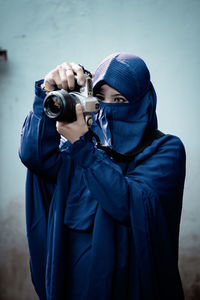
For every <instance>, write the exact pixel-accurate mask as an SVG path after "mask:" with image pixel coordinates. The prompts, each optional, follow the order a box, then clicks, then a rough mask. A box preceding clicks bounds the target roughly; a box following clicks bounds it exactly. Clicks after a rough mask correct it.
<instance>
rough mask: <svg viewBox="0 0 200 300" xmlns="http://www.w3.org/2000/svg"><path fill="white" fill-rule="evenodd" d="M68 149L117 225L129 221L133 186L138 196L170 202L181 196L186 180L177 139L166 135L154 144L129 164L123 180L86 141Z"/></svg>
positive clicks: (121, 174)
mask: <svg viewBox="0 0 200 300" xmlns="http://www.w3.org/2000/svg"><path fill="white" fill-rule="evenodd" d="M71 148H72V149H71V156H72V158H73V159H74V161H75V162H76V163H77V164H79V165H80V166H81V167H82V168H83V169H84V173H85V177H86V179H87V184H88V188H89V190H90V191H91V193H92V195H93V197H94V199H96V200H97V201H98V202H99V203H100V204H101V205H102V207H103V209H104V210H105V211H106V212H107V213H108V214H109V215H111V216H112V217H113V218H114V219H116V220H117V221H119V222H125V223H126V222H128V221H129V218H130V211H129V209H130V198H132V195H133V194H134V185H135V186H137V188H136V189H138V186H139V189H140V191H141V193H144V192H145V193H147V194H148V193H149V194H152V193H153V194H154V195H155V196H157V197H161V198H162V199H168V198H171V199H173V198H175V197H176V196H177V195H178V194H180V191H181V188H182V186H183V181H184V177H185V152H184V148H183V146H182V143H181V141H180V140H179V139H178V138H176V137H173V136H170V135H168V136H165V137H163V138H161V139H159V140H155V141H154V142H153V144H152V146H151V147H148V148H146V149H145V150H144V151H143V153H141V154H139V155H138V156H137V158H136V159H135V161H134V162H133V163H132V164H130V166H129V168H128V172H127V175H126V176H124V175H123V173H122V170H121V168H120V167H119V166H118V165H117V164H116V163H114V162H113V161H112V160H111V159H110V158H109V157H108V156H107V155H106V154H105V153H104V152H103V151H100V150H99V149H96V148H95V147H94V145H93V144H92V143H90V142H89V141H87V139H86V138H82V139H81V140H80V141H78V142H76V143H75V144H73V145H72V147H71ZM181 196H182V194H181ZM169 204H170V203H168V205H169ZM170 205H172V209H173V207H174V205H176V204H175V203H174V202H173V200H171V204H170Z"/></svg>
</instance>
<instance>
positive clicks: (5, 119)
mask: <svg viewBox="0 0 200 300" xmlns="http://www.w3.org/2000/svg"><path fill="white" fill-rule="evenodd" d="M199 14H200V1H199V0H196V1H195V0H174V1H172V0H171V1H165V0H160V1H158V0H127V1H122V0H115V1H114V0H113V1H110V0H101V1H100V0H99V1H94V0H69V1H62V0H43V1H39V0H34V1H31V0H18V1H12V0H6V1H3V0H0V46H1V47H3V48H5V49H7V51H8V60H7V61H6V62H3V61H1V62H0V97H1V99H0V101H1V106H0V122H1V123H0V130H1V140H0V142H1V156H0V159H1V161H0V166H1V168H0V172H1V187H0V191H1V202H0V232H1V233H0V235H1V238H0V243H1V254H0V277H1V280H0V299H2V300H8V299H9V300H14V299H21V300H25V299H29V300H33V299H37V297H36V295H35V292H34V291H33V288H32V285H31V282H30V275H29V267H28V254H27V253H28V250H27V242H26V234H25V221H24V181H25V168H24V167H23V166H22V165H21V163H20V161H19V159H18V155H17V151H18V146H19V136H20V131H21V126H22V123H23V120H24V118H25V116H26V114H27V113H28V111H29V109H30V107H31V105H32V99H33V93H34V90H33V82H34V81H35V80H37V79H40V78H42V77H44V75H45V73H46V72H48V71H50V70H51V69H52V68H53V67H55V66H56V65H57V64H59V63H61V62H63V61H75V62H78V63H82V64H83V65H84V66H85V67H87V68H88V69H90V70H91V71H94V70H95V67H96V66H97V64H98V63H99V62H100V61H101V59H102V58H104V57H105V56H106V55H108V54H110V53H112V52H116V51H130V52H132V53H135V54H137V55H139V56H141V57H143V58H144V60H145V61H146V62H147V64H148V66H149V68H150V71H151V75H152V81H153V83H154V86H155V88H156V91H157V95H158V110H157V111H158V117H159V124H160V129H161V130H163V131H164V132H170V133H172V134H176V135H178V136H180V137H181V139H182V140H183V142H184V144H185V146H186V150H187V178H186V187H185V194H184V206H183V215H182V223H181V236H180V270H181V276H182V280H183V284H184V289H185V294H186V299H190V300H195V299H200V252H199V249H200V232H199V229H200V218H199V212H200V201H199V194H200V184H199V175H200V174H199V170H200V160H199V153H200V142H199V121H198V119H199V112H200V104H199V84H200V83H199V77H200V76H199V66H200V58H199V53H200V43H199V39H200V34H199V29H200V28H199V27H200V26H199Z"/></svg>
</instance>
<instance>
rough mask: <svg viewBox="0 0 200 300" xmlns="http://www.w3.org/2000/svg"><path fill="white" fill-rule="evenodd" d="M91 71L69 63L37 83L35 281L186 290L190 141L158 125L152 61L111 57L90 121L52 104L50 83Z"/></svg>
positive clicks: (168, 292)
mask: <svg viewBox="0 0 200 300" xmlns="http://www.w3.org/2000/svg"><path fill="white" fill-rule="evenodd" d="M75 74H76V75H77V78H78V79H77V80H78V83H79V85H84V70H83V68H82V67H81V66H80V65H78V64H76V63H69V62H64V63H63V64H61V65H59V66H57V67H56V68H55V69H54V70H52V71H51V72H49V73H48V74H47V75H46V76H45V79H44V80H40V81H37V82H36V84H35V92H36V95H35V100H34V103H33V110H32V111H31V112H30V113H29V115H28V116H27V118H26V120H25V123H24V126H23V130H22V135H21V146H20V150H19V155H20V158H21V160H22V162H23V163H24V165H25V166H26V167H27V180H26V222H27V236H28V243H29V251H30V268H31V275H32V281H33V284H34V286H35V289H36V292H37V294H38V296H39V298H40V299H41V300H62V299H72V300H76V299H78V300H82V299H84V300H86V299H87V300H110V299H115V300H118V299H120V300H122V299H123V300H129V299H132V300H133V299H134V300H169V299H171V300H172V299H174V300H175V299H176V300H179V299H184V295H183V289H182V284H181V279H180V275H179V270H178V240H179V227H180V218H181V210H182V196H183V188H184V179H185V150H184V146H183V144H182V142H181V140H180V139H179V138H178V137H176V136H173V135H170V134H164V133H161V132H160V131H158V129H157V117H156V93H155V90H154V87H153V84H152V82H151V79H150V73H149V70H148V68H147V66H146V64H145V62H144V61H143V60H142V59H141V58H139V57H137V56H135V55H132V54H130V53H126V52H119V53H114V54H111V55H110V56H108V57H106V58H105V59H104V60H103V61H102V62H101V63H100V65H99V66H98V68H97V70H96V72H95V74H94V77H93V91H94V95H95V96H96V97H97V98H98V99H99V106H100V108H99V111H98V113H94V114H93V124H92V126H91V127H90V128H88V126H87V124H86V122H85V119H84V116H83V111H82V107H81V105H80V104H77V105H76V115H77V120H76V121H75V122H72V123H66V122H59V121H57V122H55V121H54V120H51V119H49V118H47V116H46V115H45V114H44V111H43V100H44V97H45V96H46V93H48V91H50V90H53V89H54V88H55V87H57V88H58V89H61V88H63V89H65V90H68V91H70V90H73V89H74V84H75V83H74V75H75Z"/></svg>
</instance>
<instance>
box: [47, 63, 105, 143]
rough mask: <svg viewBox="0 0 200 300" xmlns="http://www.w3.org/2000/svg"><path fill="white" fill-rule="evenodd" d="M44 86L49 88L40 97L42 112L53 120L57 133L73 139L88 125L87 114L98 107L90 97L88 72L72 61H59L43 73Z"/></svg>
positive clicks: (89, 120) (71, 140)
mask: <svg viewBox="0 0 200 300" xmlns="http://www.w3.org/2000/svg"><path fill="white" fill-rule="evenodd" d="M44 85H45V88H46V89H49V90H51V92H49V93H48V94H47V96H46V97H45V99H44V112H45V114H46V115H47V117H49V118H50V119H53V120H55V121H57V123H56V128H57V131H58V132H59V133H60V134H61V135H63V136H64V137H66V138H67V139H68V140H69V141H70V142H71V143H73V142H75V141H76V140H78V139H79V138H80V136H82V135H83V134H85V133H86V132H87V131H88V126H90V125H91V124H92V116H91V113H93V112H94V113H95V112H98V109H99V103H98V100H97V98H95V97H93V90H92V74H91V73H90V72H89V71H86V70H84V69H83V68H82V67H81V66H80V65H77V64H75V63H70V64H69V63H63V64H62V65H60V66H58V67H57V68H56V69H54V70H53V71H51V72H50V73H48V74H47V75H46V76H45V80H44ZM56 88H59V90H58V89H56ZM53 89H55V90H53ZM69 89H71V90H72V91H71V92H68V91H67V90H69Z"/></svg>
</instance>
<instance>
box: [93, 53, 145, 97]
mask: <svg viewBox="0 0 200 300" xmlns="http://www.w3.org/2000/svg"><path fill="white" fill-rule="evenodd" d="M103 82H105V83H107V84H108V85H110V86H111V87H112V88H114V89H116V90H118V91H119V92H120V93H121V94H122V95H123V96H125V97H126V98H127V99H128V100H129V101H130V102H132V101H135V100H138V99H140V98H142V97H143V96H144V95H145V94H146V93H147V91H148V90H149V88H150V85H151V84H150V73H149V70H148V68H147V66H146V64H145V62H144V61H143V60H142V59H141V58H139V57H138V56H135V55H132V54H129V53H114V54H111V55H110V56H108V57H106V58H105V59H104V60H103V61H102V63H101V64H100V65H99V66H98V68H97V70H96V72H95V76H94V78H93V89H94V92H95V91H96V90H97V89H98V87H99V86H100V85H102V84H103Z"/></svg>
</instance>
